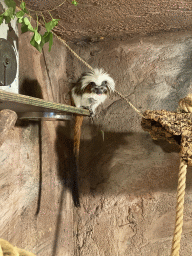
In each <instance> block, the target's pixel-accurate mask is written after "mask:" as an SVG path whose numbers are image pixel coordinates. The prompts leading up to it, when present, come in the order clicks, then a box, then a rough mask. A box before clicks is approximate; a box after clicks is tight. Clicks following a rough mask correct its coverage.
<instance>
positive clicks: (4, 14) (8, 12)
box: [3, 7, 13, 18]
mask: <svg viewBox="0 0 192 256" xmlns="http://www.w3.org/2000/svg"><path fill="white" fill-rule="evenodd" d="M3 16H6V17H10V18H12V17H13V7H10V8H8V9H7V10H6V11H5V12H4V13H3Z"/></svg>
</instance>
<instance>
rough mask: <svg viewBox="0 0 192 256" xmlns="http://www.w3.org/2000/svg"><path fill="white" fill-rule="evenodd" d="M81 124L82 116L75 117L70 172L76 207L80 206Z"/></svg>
mask: <svg viewBox="0 0 192 256" xmlns="http://www.w3.org/2000/svg"><path fill="white" fill-rule="evenodd" d="M82 123H83V116H80V115H77V116H76V117H75V126H74V145H73V159H72V165H73V166H72V168H71V169H72V170H73V181H72V196H73V202H74V205H75V206H76V207H79V206H80V201H79V188H78V172H79V148H80V140H81V126H82Z"/></svg>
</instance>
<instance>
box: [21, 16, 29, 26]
mask: <svg viewBox="0 0 192 256" xmlns="http://www.w3.org/2000/svg"><path fill="white" fill-rule="evenodd" d="M23 22H24V23H25V25H29V24H31V23H30V21H29V19H28V18H27V17H25V18H24V19H23Z"/></svg>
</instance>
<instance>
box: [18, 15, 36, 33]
mask: <svg viewBox="0 0 192 256" xmlns="http://www.w3.org/2000/svg"><path fill="white" fill-rule="evenodd" d="M18 22H19V23H22V26H21V31H22V33H25V32H27V31H31V32H34V31H35V29H34V28H33V26H32V25H31V23H30V21H29V19H28V18H27V17H25V18H20V19H19V21H18Z"/></svg>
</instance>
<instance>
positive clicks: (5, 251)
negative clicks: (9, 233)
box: [0, 239, 35, 256]
mask: <svg viewBox="0 0 192 256" xmlns="http://www.w3.org/2000/svg"><path fill="white" fill-rule="evenodd" d="M8 255H9V256H24V255H25V256H35V254H33V253H32V252H28V251H25V250H23V249H20V248H17V247H15V246H13V245H12V244H10V243H9V242H8V241H6V240H4V239H0V256H8Z"/></svg>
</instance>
